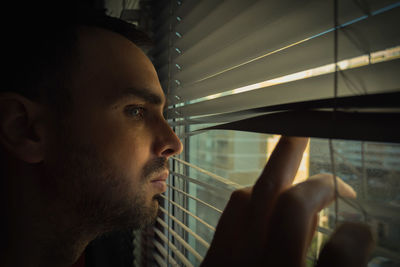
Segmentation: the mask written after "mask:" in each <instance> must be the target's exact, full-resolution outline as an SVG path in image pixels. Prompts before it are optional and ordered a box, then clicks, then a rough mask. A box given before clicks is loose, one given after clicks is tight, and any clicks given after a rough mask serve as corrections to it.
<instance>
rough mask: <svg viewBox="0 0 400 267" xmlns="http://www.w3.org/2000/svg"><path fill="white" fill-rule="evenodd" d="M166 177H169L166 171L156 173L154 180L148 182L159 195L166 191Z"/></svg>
mask: <svg viewBox="0 0 400 267" xmlns="http://www.w3.org/2000/svg"><path fill="white" fill-rule="evenodd" d="M168 175H169V171H168V170H164V171H162V172H160V173H158V174H157V175H156V177H155V178H153V179H151V180H150V183H151V185H152V186H153V187H154V188H156V189H157V190H158V191H160V192H161V193H162V192H165V191H166V190H167V179H168Z"/></svg>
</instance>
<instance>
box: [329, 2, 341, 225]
mask: <svg viewBox="0 0 400 267" xmlns="http://www.w3.org/2000/svg"><path fill="white" fill-rule="evenodd" d="M333 23H334V29H335V31H334V40H333V41H334V45H333V57H334V62H335V72H334V73H333V103H334V104H333V112H332V121H333V125H332V130H333V131H335V128H336V127H335V121H336V98H337V95H338V92H337V91H338V64H337V63H338V30H339V29H338V25H339V23H338V0H334V1H333ZM329 152H330V159H331V165H332V174H333V184H334V188H335V227H336V226H337V223H338V213H339V203H338V196H339V193H338V187H337V179H336V168H335V155H334V153H333V143H332V139H331V138H329Z"/></svg>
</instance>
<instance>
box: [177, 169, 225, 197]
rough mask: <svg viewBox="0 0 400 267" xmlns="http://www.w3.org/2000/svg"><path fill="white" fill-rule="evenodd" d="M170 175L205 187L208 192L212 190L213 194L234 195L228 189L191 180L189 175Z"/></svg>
mask: <svg viewBox="0 0 400 267" xmlns="http://www.w3.org/2000/svg"><path fill="white" fill-rule="evenodd" d="M170 174H171V175H173V176H175V177H178V178H181V179H183V180H186V181H188V182H190V183H193V184H196V185H200V186H201V187H204V188H206V189H208V190H211V191H213V192H216V193H220V194H223V195H225V194H229V195H230V194H231V193H232V191H231V190H229V189H227V188H223V187H216V186H213V185H210V184H207V183H205V182H202V181H199V180H197V179H194V178H191V177H189V176H187V175H184V174H181V173H177V172H170Z"/></svg>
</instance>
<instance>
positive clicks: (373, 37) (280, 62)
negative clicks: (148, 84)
mask: <svg viewBox="0 0 400 267" xmlns="http://www.w3.org/2000/svg"><path fill="white" fill-rule="evenodd" d="M399 16H400V8H396V9H393V10H390V11H388V12H387V13H384V14H379V15H376V16H373V17H371V18H370V19H365V20H362V21H360V22H357V23H354V24H352V25H350V26H348V27H346V28H344V29H341V30H340V31H339V37H338V38H339V44H338V48H339V51H338V52H339V54H338V60H339V61H341V60H345V59H349V58H354V57H357V56H361V55H364V54H367V53H368V52H373V51H380V50H383V49H386V48H389V47H394V46H396V45H399V44H400V28H399V27H387V25H388V24H389V25H394V24H396V23H397V20H398V17H399ZM354 35H356V36H354ZM356 37H359V38H358V39H361V40H357V38H356ZM333 39H334V33H333V32H331V33H327V34H325V35H322V36H319V37H316V38H313V39H311V40H308V41H305V42H302V43H299V44H297V45H294V46H292V47H289V48H287V49H284V50H282V51H278V52H276V53H272V54H268V53H266V54H265V55H264V57H262V58H259V59H256V60H254V61H251V62H248V63H246V64H244V63H240V62H235V63H232V64H229V63H228V62H229V60H232V59H235V58H236V57H234V56H233V54H234V53H239V52H238V51H235V52H232V54H227V55H223V53H229V52H227V51H224V52H221V53H219V54H218V55H216V56H213V57H206V58H205V59H204V60H203V61H200V62H198V63H196V64H194V65H190V66H186V67H185V68H182V71H179V72H178V73H176V75H174V79H177V80H179V82H180V84H181V86H180V87H179V88H178V89H176V90H172V91H171V98H170V101H171V102H172V101H173V102H178V100H177V99H176V98H175V97H174V96H175V95H178V96H179V98H180V100H179V101H189V100H193V99H196V98H199V97H204V96H207V95H212V94H216V93H220V92H224V91H227V90H232V89H235V88H239V87H242V86H246V85H249V84H254V83H258V82H262V81H265V80H269V79H273V78H277V77H281V76H284V75H288V74H292V73H296V72H299V71H302V70H307V69H312V68H316V67H319V66H323V65H326V64H330V63H332V62H333V54H332V51H333V44H334V42H333ZM360 42H362V43H361V44H360ZM239 48H240V49H242V48H241V47H239ZM239 48H238V49H239ZM242 64H243V65H242ZM196 81H198V82H196Z"/></svg>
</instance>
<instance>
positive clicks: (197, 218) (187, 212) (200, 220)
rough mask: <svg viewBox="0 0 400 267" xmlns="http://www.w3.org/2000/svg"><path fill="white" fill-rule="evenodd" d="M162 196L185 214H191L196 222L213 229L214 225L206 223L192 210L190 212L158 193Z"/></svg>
mask: <svg viewBox="0 0 400 267" xmlns="http://www.w3.org/2000/svg"><path fill="white" fill-rule="evenodd" d="M160 196H161V197H162V198H164V199H165V200H167V201H168V202H169V203H171V204H172V205H173V206H175V207H177V208H179V209H180V210H182V211H183V212H185V213H186V214H188V215H190V216H192V217H193V218H194V219H196V220H197V221H198V222H200V223H201V224H203V225H204V226H206V227H207V228H208V229H210V230H211V231H215V227H213V226H211V225H210V224H209V223H207V222H206V221H204V220H203V219H201V218H200V217H198V216H197V215H195V214H193V213H192V212H190V211H189V210H187V209H185V208H184V207H182V206H181V205H179V204H178V203H176V202H175V201H173V200H170V199H168V198H167V197H166V196H164V195H160Z"/></svg>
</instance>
